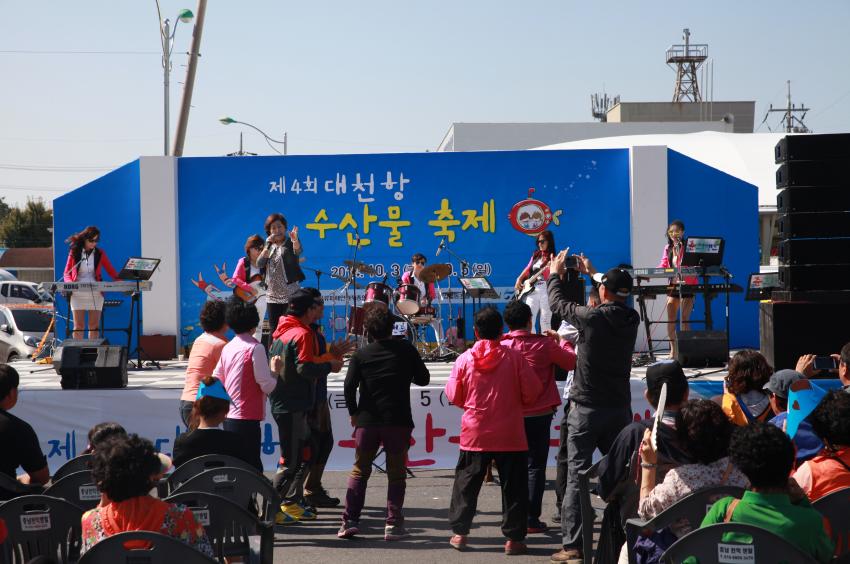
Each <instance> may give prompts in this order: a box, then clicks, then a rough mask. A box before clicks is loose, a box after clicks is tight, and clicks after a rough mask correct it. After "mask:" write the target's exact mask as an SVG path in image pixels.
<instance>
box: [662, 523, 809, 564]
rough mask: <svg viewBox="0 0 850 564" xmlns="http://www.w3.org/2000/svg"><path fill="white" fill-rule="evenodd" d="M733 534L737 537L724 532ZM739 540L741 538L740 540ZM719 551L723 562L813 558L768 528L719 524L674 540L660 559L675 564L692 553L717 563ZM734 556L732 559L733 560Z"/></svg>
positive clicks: (803, 563) (799, 563) (805, 562)
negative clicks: (723, 557) (732, 537)
mask: <svg viewBox="0 0 850 564" xmlns="http://www.w3.org/2000/svg"><path fill="white" fill-rule="evenodd" d="M730 533H734V534H735V535H737V537H738V538H737V539H730V538H728V536H727V535H729V534H730ZM739 539H740V540H739ZM721 553H725V554H728V555H729V556H730V558H729V559H726V560H724V561H725V562H734V561H738V562H759V563H761V562H770V563H771V564H780V563H783V562H787V563H789V564H810V563H814V562H816V560H815V559H814V558H812V557H811V556H809V555H808V554H806V553H805V552H803V551H802V550H800V549H799V548H797V547H796V546H795V545H793V544H791V543H790V542H788V541H787V540H785V539H784V538H782V537H780V536H779V535H777V534H774V533H771V532H770V531H768V530H767V529H762V528H761V527H756V526H754V525H747V524H745V523H718V524H716V525H709V526H708V527H703V528H701V529H697V530H696V531H694V532H692V533H690V534H687V535H685V536H684V537H682V538H680V539H679V540H677V541H676V542H675V543H673V546H671V547H670V548H668V549H667V551H666V552H664V554H663V555H661V561H662V562H665V563H670V564H674V563H675V564H678V563H679V562H682V561H683V560H684V559H685V558H687V557H689V556H694V557H696V558H697V559H698V561H699V562H700V563H701V564H708V563H711V562H717V561H718V560H719V555H720V554H721ZM732 558H734V559H735V560H732Z"/></svg>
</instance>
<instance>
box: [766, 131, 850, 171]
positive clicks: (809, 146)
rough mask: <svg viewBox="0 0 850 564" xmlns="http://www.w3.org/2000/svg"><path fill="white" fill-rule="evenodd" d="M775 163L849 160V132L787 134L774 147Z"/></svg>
mask: <svg viewBox="0 0 850 564" xmlns="http://www.w3.org/2000/svg"><path fill="white" fill-rule="evenodd" d="M773 152H774V156H775V157H776V164H780V163H784V162H788V161H828V160H839V159H844V160H850V133H829V134H824V135H788V136H787V137H783V138H782V139H780V140H779V143H777V144H776V147H774V151H773Z"/></svg>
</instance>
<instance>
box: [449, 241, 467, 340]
mask: <svg viewBox="0 0 850 564" xmlns="http://www.w3.org/2000/svg"><path fill="white" fill-rule="evenodd" d="M443 248H444V249H445V250H446V252H447V253H449V254H450V255H451V256H453V257H454V258H455V259H457V261H458V262H459V263H460V277H461V278H463V274H464V270H470V268H469V261H468V260H466V259H465V258H463V257H462V256H460V255H458V254H457V253H455V252H454V251H453V250H451V248H450V247H449V243H448V241H446V242H445V243H443ZM460 287H461V292H460V299H461V311H462V312H463V314H462V315H459V316H458V318H457V333H458V334H457V336H458V338H459V339H460V340H461V341H463V343H464V348H466V287H465V286H464V285H463V283H462V282H461V285H460Z"/></svg>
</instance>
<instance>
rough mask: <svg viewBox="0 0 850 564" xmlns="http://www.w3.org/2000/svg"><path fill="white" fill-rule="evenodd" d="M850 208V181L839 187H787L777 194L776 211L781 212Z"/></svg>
mask: <svg viewBox="0 0 850 564" xmlns="http://www.w3.org/2000/svg"><path fill="white" fill-rule="evenodd" d="M848 210H850V182H848V183H846V184H845V185H844V186H841V187H839V188H836V187H834V186H832V187H828V188H821V187H819V186H814V187H813V186H808V187H804V188H786V189H785V190H782V191H781V192H780V193H779V194H778V195H777V196H776V211H778V212H779V213H793V212H832V211H848Z"/></svg>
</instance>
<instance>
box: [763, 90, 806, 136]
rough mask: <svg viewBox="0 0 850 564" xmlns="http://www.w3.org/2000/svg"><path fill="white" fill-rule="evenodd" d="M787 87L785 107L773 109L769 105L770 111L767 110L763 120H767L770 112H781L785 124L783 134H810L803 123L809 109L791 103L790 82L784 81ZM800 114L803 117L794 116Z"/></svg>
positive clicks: (803, 105) (802, 105)
mask: <svg viewBox="0 0 850 564" xmlns="http://www.w3.org/2000/svg"><path fill="white" fill-rule="evenodd" d="M786 83H787V85H788V94H787V97H786V100H787V102H786V106H785V107H784V108H774V107H773V104H771V105H770V109H769V110H767V115H765V116H764V119H765V120H767V116H768V115H770V114H771V113H772V112H782V114H783V115H782V121H784V122H785V133H811V132H812V131H811V130H810V129H809V128H808V127H806V124H805V123H803V120H804V119H806V113H807V112H809V111H811V108H807V107H806V105H805V104H800V107H799V108H798V107H797V106H795V105H794V104H792V103H791V81H790V80H788V81H786ZM797 113H802V114H803V115H802V116H800V117H799V118H798V117H796V116H795V115H794V114H797Z"/></svg>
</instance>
